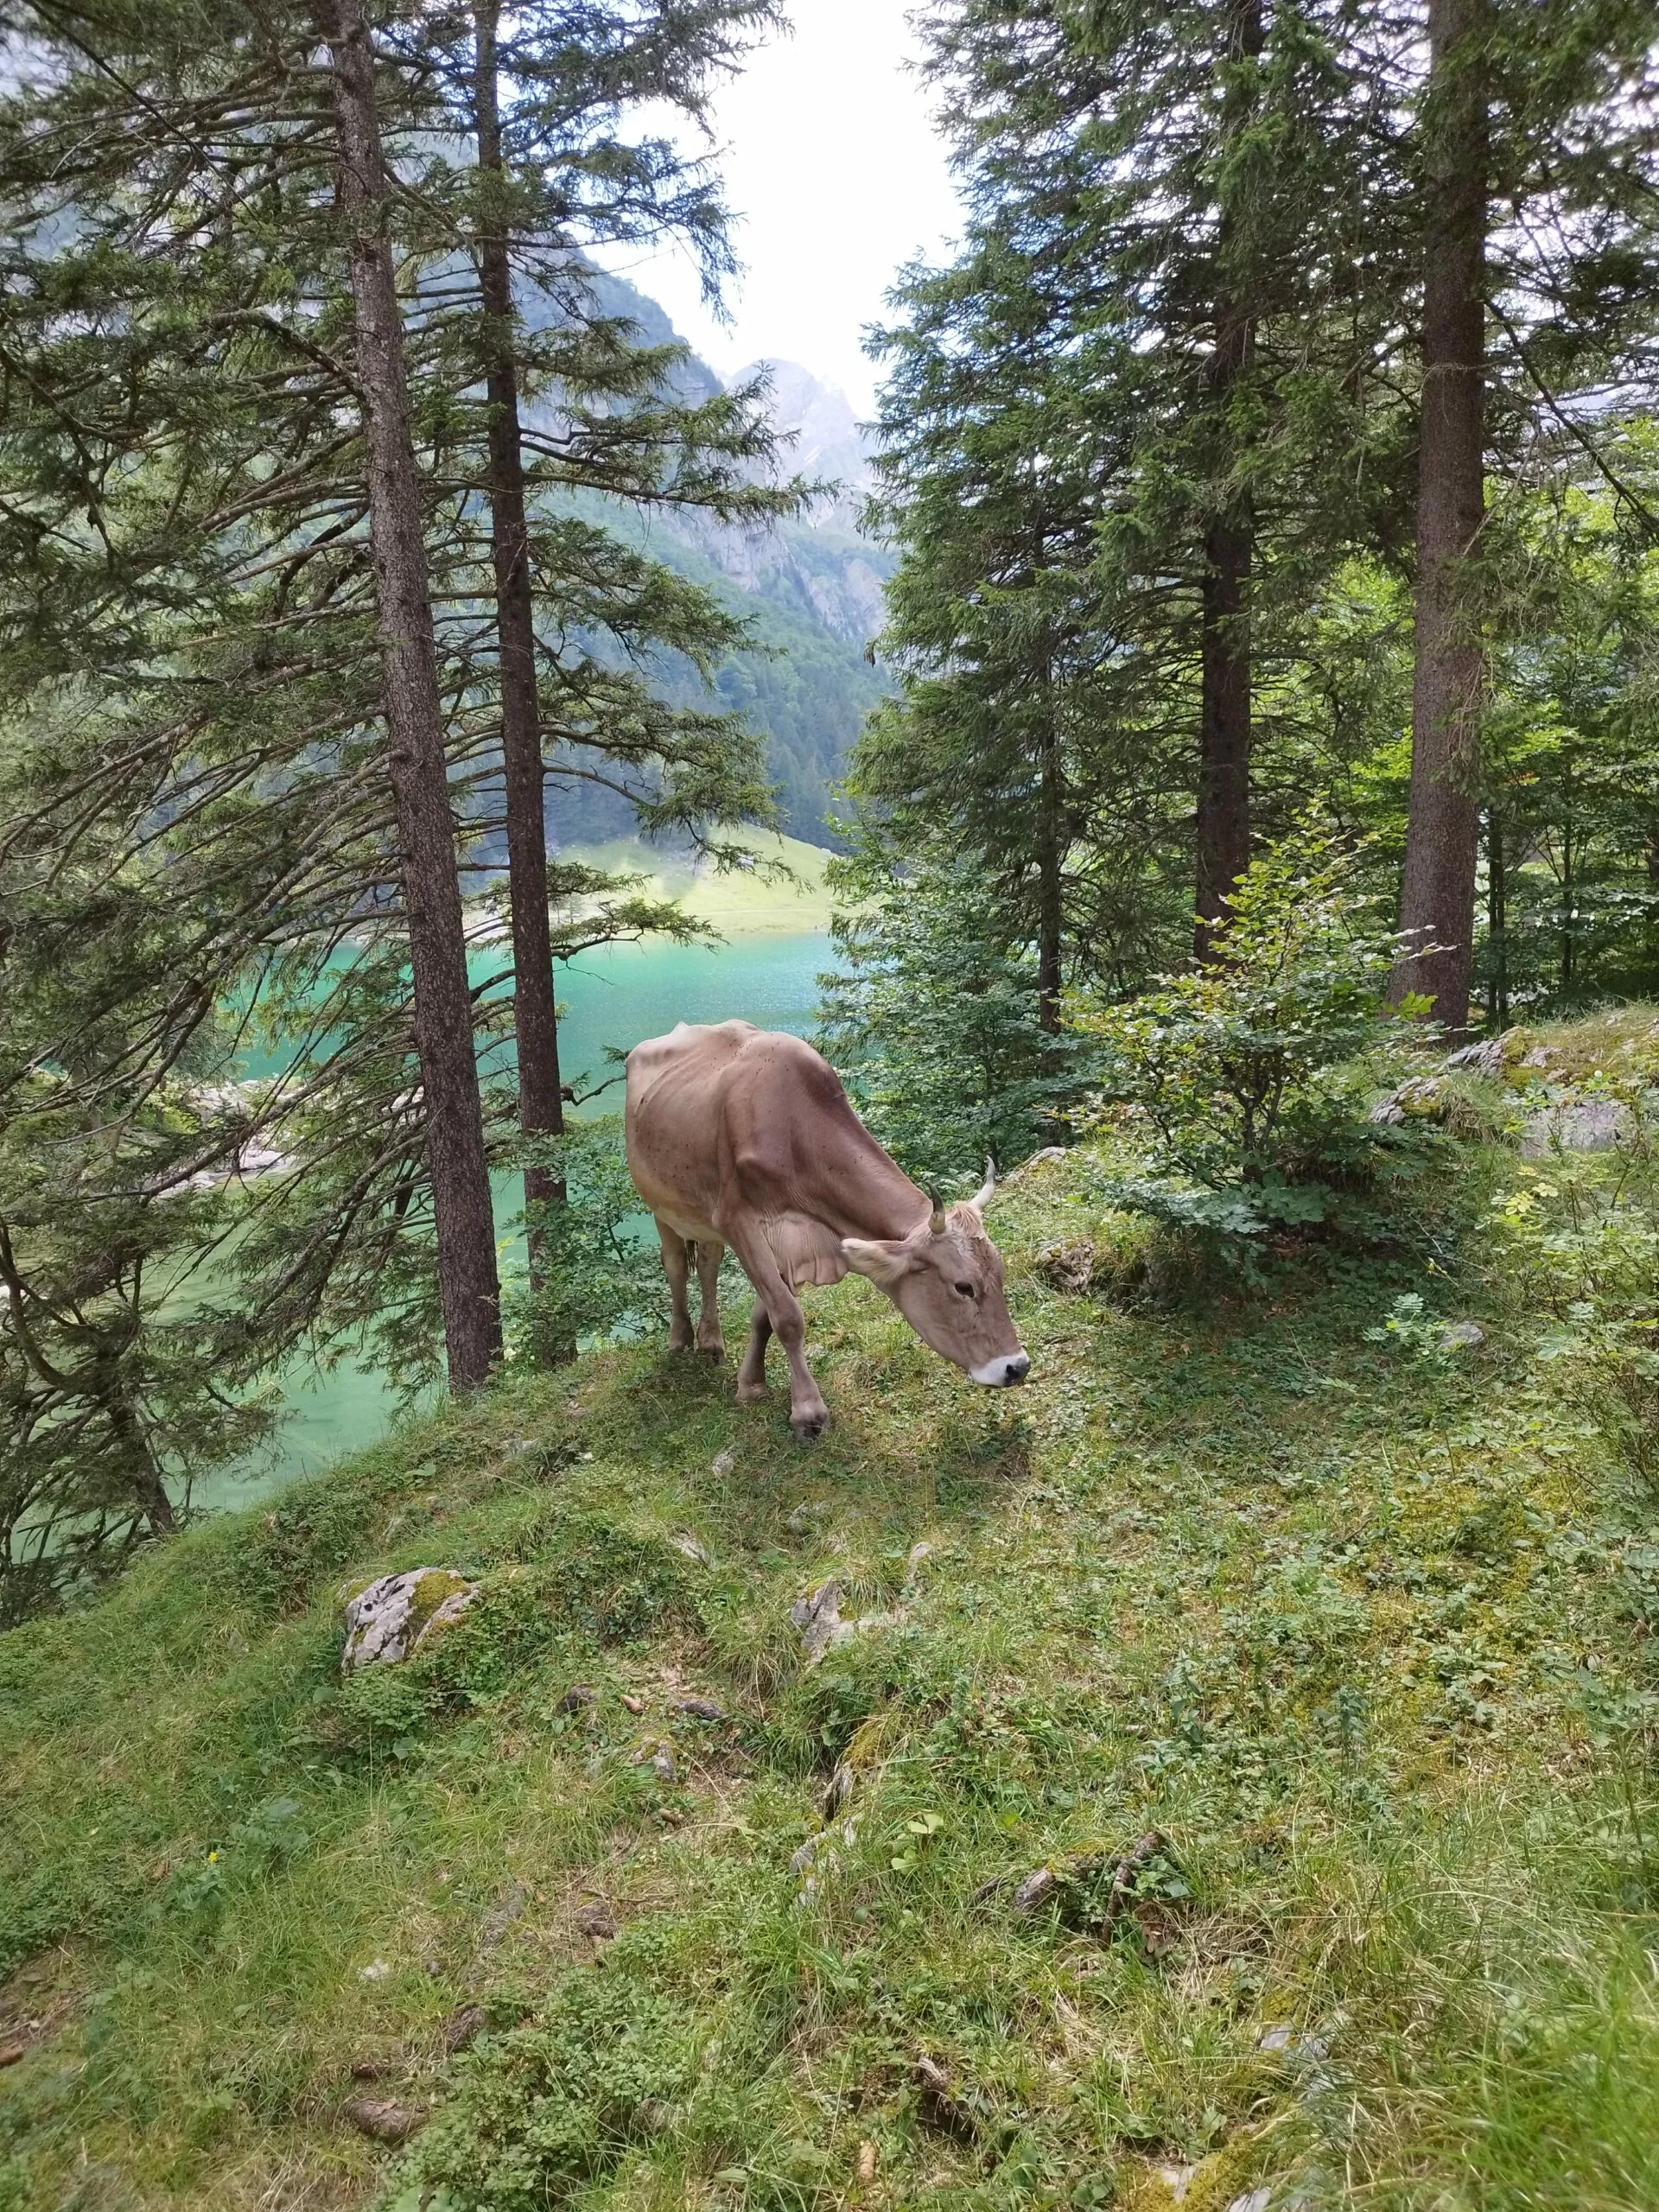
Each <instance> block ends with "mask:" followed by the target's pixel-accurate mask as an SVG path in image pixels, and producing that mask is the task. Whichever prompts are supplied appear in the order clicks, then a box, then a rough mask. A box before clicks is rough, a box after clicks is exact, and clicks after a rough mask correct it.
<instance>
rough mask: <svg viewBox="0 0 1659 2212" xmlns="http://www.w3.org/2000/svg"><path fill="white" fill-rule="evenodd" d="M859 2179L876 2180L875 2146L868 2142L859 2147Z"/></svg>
mask: <svg viewBox="0 0 1659 2212" xmlns="http://www.w3.org/2000/svg"><path fill="white" fill-rule="evenodd" d="M858 2177H859V2179H860V2181H874V2179H875V2145H874V2143H871V2142H869V2141H868V2140H867V2141H865V2142H862V2143H861V2144H860V2145H859V2146H858Z"/></svg>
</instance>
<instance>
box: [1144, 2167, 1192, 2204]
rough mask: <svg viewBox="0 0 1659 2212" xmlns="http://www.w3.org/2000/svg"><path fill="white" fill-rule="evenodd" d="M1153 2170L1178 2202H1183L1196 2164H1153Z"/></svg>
mask: <svg viewBox="0 0 1659 2212" xmlns="http://www.w3.org/2000/svg"><path fill="white" fill-rule="evenodd" d="M1153 2171H1154V2172H1155V2173H1156V2175H1157V2177H1158V2178H1159V2180H1160V2182H1162V2183H1163V2184H1164V2187H1165V2188H1166V2190H1168V2191H1169V2193H1170V2195H1171V2196H1173V2198H1174V2200H1175V2202H1177V2203H1178V2204H1185V2202H1186V2192H1187V2190H1189V2189H1191V2188H1192V2177H1193V2176H1194V2175H1195V2174H1196V2173H1197V2172H1198V2168H1197V2167H1196V2166H1155V2167H1154V2169H1153Z"/></svg>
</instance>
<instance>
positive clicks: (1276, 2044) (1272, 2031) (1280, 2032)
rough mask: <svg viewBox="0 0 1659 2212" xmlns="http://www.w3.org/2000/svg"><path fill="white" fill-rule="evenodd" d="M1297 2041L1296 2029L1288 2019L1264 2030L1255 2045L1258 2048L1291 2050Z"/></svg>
mask: <svg viewBox="0 0 1659 2212" xmlns="http://www.w3.org/2000/svg"><path fill="white" fill-rule="evenodd" d="M1295 2041H1296V2031H1295V2029H1294V2028H1293V2027H1292V2026H1291V2025H1290V2024H1289V2023H1288V2022H1287V2021H1284V2020H1281V2021H1279V2022H1278V2023H1277V2024H1275V2025H1274V2026H1273V2027H1271V2028H1268V2029H1267V2030H1265V2031H1263V2033H1262V2037H1261V2039H1260V2041H1259V2042H1258V2043H1257V2044H1256V2046H1255V2047H1256V2049H1257V2050H1290V2049H1291V2048H1292V2047H1293V2046H1294V2044H1295Z"/></svg>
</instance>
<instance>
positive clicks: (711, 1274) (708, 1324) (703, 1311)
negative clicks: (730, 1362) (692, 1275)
mask: <svg viewBox="0 0 1659 2212" xmlns="http://www.w3.org/2000/svg"><path fill="white" fill-rule="evenodd" d="M696 1254H697V1289H698V1291H699V1293H700V1294H701V1300H702V1302H701V1304H700V1306H699V1308H698V1312H697V1350H698V1351H702V1352H707V1353H708V1355H709V1358H710V1359H724V1358H725V1357H726V1339H725V1338H724V1337H723V1336H722V1335H721V1331H720V1263H721V1261H722V1260H723V1259H724V1258H725V1256H726V1247H725V1246H724V1245H723V1244H714V1243H706V1242H705V1241H704V1240H703V1239H702V1238H701V1237H700V1238H699V1239H698V1240H697V1245H696Z"/></svg>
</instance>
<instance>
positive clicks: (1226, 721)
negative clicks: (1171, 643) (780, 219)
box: [1193, 0, 1263, 960]
mask: <svg viewBox="0 0 1659 2212" xmlns="http://www.w3.org/2000/svg"><path fill="white" fill-rule="evenodd" d="M1262 43H1263V40H1262V0H1231V5H1230V7H1229V10H1228V22H1227V55H1228V60H1229V61H1230V63H1232V64H1234V65H1235V66H1236V65H1237V64H1240V63H1243V62H1245V61H1250V60H1255V57H1256V56H1257V55H1258V54H1260V53H1261V51H1262ZM1254 97H1255V95H1254V92H1253V91H1252V89H1251V88H1250V86H1249V84H1248V82H1244V83H1242V84H1241V85H1240V86H1238V87H1237V88H1236V89H1235V90H1232V91H1230V92H1229V95H1228V99H1227V104H1226V105H1227V112H1226V115H1225V118H1224V122H1223V125H1222V129H1223V132H1224V136H1227V137H1230V136H1231V135H1232V133H1234V132H1235V131H1236V130H1240V129H1242V128H1243V124H1245V122H1246V121H1247V120H1248V118H1249V111H1250V107H1251V105H1253V102H1254ZM1234 230H1235V226H1234V224H1233V222H1232V220H1231V219H1230V216H1229V215H1228V213H1227V211H1226V210H1225V209H1224V210H1223V213H1222V217H1221V222H1220V227H1219V232H1218V237H1217V283H1216V300H1215V317H1216V330H1215V346H1214V349H1213V351H1212V352H1211V356H1210V374H1209V383H1210V403H1211V411H1212V417H1213V420H1214V423H1215V453H1214V461H1213V465H1214V467H1215V469H1216V473H1217V475H1219V476H1222V477H1225V476H1228V475H1230V474H1231V473H1232V467H1233V463H1234V459H1235V454H1234V448H1233V442H1232V433H1231V430H1230V426H1229V425H1228V423H1227V422H1226V420H1225V416H1226V413H1227V410H1228V406H1229V404H1230V400H1231V397H1232V394H1233V391H1234V390H1235V388H1236V385H1237V384H1238V381H1239V379H1240V378H1241V377H1243V375H1244V374H1245V373H1246V372H1247V371H1248V370H1249V365H1250V359H1251V355H1252V353H1253V352H1254V350H1255V316H1254V315H1253V313H1252V310H1251V305H1250V302H1249V301H1248V300H1247V299H1245V298H1244V297H1243V296H1241V293H1240V290H1239V287H1238V283H1237V271H1236V270H1234V269H1231V268H1230V265H1229V264H1230V253H1229V247H1230V244H1231V242H1232V238H1233V233H1234ZM1254 547H1255V518H1254V515H1253V514H1252V512H1251V508H1250V502H1249V498H1248V496H1247V495H1245V494H1243V493H1238V492H1235V491H1228V492H1225V493H1224V495H1223V502H1222V505H1221V506H1220V508H1219V510H1218V511H1217V513H1216V514H1215V515H1214V516H1213V517H1212V518H1211V523H1210V526H1209V528H1208V529H1207V531H1205V541H1204V581H1203V585H1202V588H1201V592H1202V596H1201V605H1200V617H1199V619H1200V645H1199V683H1200V698H1199V709H1198V899H1197V905H1198V925H1197V928H1196V930H1195V931H1194V936H1193V950H1194V952H1195V953H1196V954H1197V956H1198V958H1199V959H1200V960H1205V959H1207V958H1209V957H1210V955H1211V950H1212V948H1213V945H1214V941H1215V925H1216V924H1217V922H1219V921H1220V920H1221V919H1222V918H1224V916H1225V914H1226V912H1227V911H1228V905H1229V900H1230V894H1231V892H1232V888H1233V886H1234V884H1236V882H1237V880H1238V879H1239V877H1240V876H1241V875H1243V873H1244V870H1245V869H1246V868H1248V867H1249V861H1250V741H1251V729H1250V611H1249V592H1250V564H1251V556H1252V554H1253V551H1254Z"/></svg>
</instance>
